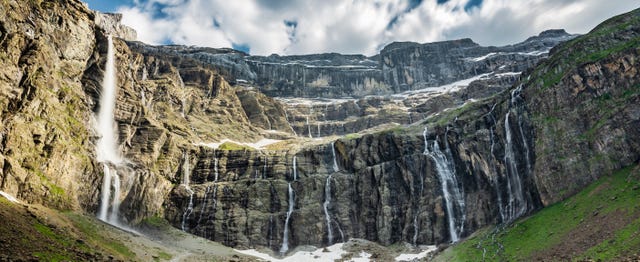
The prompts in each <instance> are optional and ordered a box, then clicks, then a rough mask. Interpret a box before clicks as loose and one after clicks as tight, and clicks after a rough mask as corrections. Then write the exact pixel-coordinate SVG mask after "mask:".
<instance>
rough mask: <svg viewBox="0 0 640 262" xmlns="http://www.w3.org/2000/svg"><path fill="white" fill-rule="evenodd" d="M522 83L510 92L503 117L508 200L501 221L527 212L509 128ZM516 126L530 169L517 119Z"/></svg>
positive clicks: (511, 132) (520, 125)
mask: <svg viewBox="0 0 640 262" xmlns="http://www.w3.org/2000/svg"><path fill="white" fill-rule="evenodd" d="M521 88H522V85H521V86H519V87H518V88H516V89H514V90H513V91H512V92H511V101H510V103H509V111H508V112H507V114H506V115H505V117H504V133H505V148H504V163H505V166H506V180H507V181H506V182H507V195H508V197H509V198H508V201H507V204H506V205H505V206H504V207H503V213H502V214H501V216H502V217H503V222H506V223H508V222H511V221H513V220H514V219H516V218H518V217H520V216H522V215H523V214H524V213H526V212H527V202H526V199H525V196H524V191H523V185H522V179H521V177H520V176H521V174H520V173H519V171H518V161H517V158H516V154H515V153H516V149H515V145H514V141H513V131H512V130H511V129H512V128H511V123H510V122H511V121H510V119H511V113H514V114H516V117H517V118H518V119H519V115H518V112H517V110H513V109H514V107H517V106H518V99H519V95H520V90H521ZM518 128H519V129H520V133H521V135H522V142H523V146H524V149H525V152H524V153H525V160H526V162H527V163H526V165H527V170H530V165H531V164H530V163H529V152H528V151H529V150H528V145H527V141H526V140H525V137H524V132H523V131H522V124H521V122H520V121H518Z"/></svg>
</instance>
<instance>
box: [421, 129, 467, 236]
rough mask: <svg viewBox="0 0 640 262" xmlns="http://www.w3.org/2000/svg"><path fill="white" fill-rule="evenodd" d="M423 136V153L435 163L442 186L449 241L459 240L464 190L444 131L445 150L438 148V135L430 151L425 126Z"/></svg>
mask: <svg viewBox="0 0 640 262" xmlns="http://www.w3.org/2000/svg"><path fill="white" fill-rule="evenodd" d="M423 136H424V141H425V142H424V143H425V151H424V154H425V155H427V156H429V157H431V159H433V162H434V163H435V164H436V170H437V171H438V177H439V178H440V184H441V186H442V194H443V195H444V200H445V206H446V208H447V218H448V220H449V234H450V235H451V242H453V243H455V242H458V240H460V234H461V233H462V232H463V231H464V222H465V219H466V215H465V199H464V192H463V191H462V189H461V188H460V185H459V183H458V179H457V178H456V175H455V174H456V171H455V167H454V164H453V158H452V156H451V150H450V149H449V142H448V140H447V136H446V133H445V139H444V140H445V141H444V143H445V144H446V148H445V152H442V151H441V150H440V145H439V144H438V137H436V140H434V141H433V145H432V151H429V145H428V144H429V143H428V141H427V129H426V128H425V130H424V132H423ZM445 153H446V154H445Z"/></svg>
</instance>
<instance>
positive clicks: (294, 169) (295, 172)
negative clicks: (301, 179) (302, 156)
mask: <svg viewBox="0 0 640 262" xmlns="http://www.w3.org/2000/svg"><path fill="white" fill-rule="evenodd" d="M293 180H294V181H295V180H298V166H297V164H296V156H293Z"/></svg>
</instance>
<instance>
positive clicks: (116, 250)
mask: <svg viewBox="0 0 640 262" xmlns="http://www.w3.org/2000/svg"><path fill="white" fill-rule="evenodd" d="M66 215H67V217H69V219H71V221H73V224H74V225H75V227H76V228H77V229H78V230H80V232H82V234H83V235H85V236H87V237H88V238H89V242H91V243H92V244H94V245H96V246H98V247H100V248H102V249H104V250H106V251H108V252H109V253H112V254H119V255H121V256H122V257H124V258H128V259H133V258H135V254H134V253H133V252H132V251H131V250H130V249H129V248H128V247H127V246H125V245H124V244H123V243H122V242H120V241H117V240H112V239H109V238H106V237H104V236H103V235H102V234H100V232H99V230H98V228H97V227H98V226H97V225H96V223H92V222H91V221H89V218H87V217H84V216H82V215H78V214H74V213H67V214H66Z"/></svg>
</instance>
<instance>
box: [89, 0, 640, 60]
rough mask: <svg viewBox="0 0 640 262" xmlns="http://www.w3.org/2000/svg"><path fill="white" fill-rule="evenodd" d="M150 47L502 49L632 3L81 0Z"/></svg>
mask: <svg viewBox="0 0 640 262" xmlns="http://www.w3.org/2000/svg"><path fill="white" fill-rule="evenodd" d="M83 1H85V2H87V3H88V4H89V7H90V8H92V9H96V10H99V11H103V12H119V13H122V14H123V16H124V18H123V23H124V24H126V25H128V26H130V27H132V28H134V29H135V30H136V31H137V32H138V38H139V40H141V41H143V42H147V43H150V44H167V43H175V44H184V45H198V46H210V47H232V48H236V49H240V50H243V51H245V52H250V53H251V54H259V55H269V54H271V53H278V54H308V53H320V52H340V53H362V54H366V55H373V54H376V53H377V52H378V51H379V50H380V49H381V48H382V47H384V46H385V45H386V44H389V43H391V42H393V41H414V42H421V43H424V42H433V41H441V40H451V39H459V38H465V37H469V38H472V39H473V40H474V41H476V42H478V43H480V44H482V45H506V44H512V43H516V42H519V41H522V40H524V39H526V38H527V37H529V36H532V35H536V34H538V33H540V32H541V31H543V30H547V29H556V28H563V29H566V30H567V31H568V32H570V33H586V32H588V30H590V29H591V28H593V27H594V26H596V25H597V24H598V23H600V22H602V21H603V20H605V19H607V18H609V17H611V16H614V15H617V14H620V13H623V12H627V11H630V10H632V9H634V8H637V7H638V3H637V0H614V1H602V0H323V1H315V0H295V1H294V0H233V1H228V0H226V1H225V0H83Z"/></svg>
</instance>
